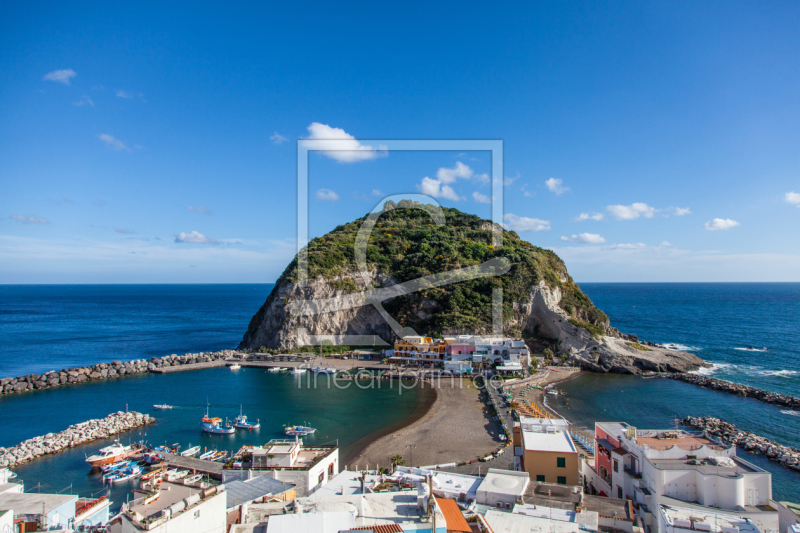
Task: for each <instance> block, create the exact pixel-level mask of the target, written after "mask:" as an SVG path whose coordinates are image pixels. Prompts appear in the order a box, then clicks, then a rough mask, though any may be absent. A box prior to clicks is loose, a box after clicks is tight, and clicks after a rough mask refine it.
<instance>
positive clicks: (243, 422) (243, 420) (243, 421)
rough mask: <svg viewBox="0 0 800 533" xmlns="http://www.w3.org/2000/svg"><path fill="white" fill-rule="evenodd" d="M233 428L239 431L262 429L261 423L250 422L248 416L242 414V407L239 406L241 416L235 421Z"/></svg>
mask: <svg viewBox="0 0 800 533" xmlns="http://www.w3.org/2000/svg"><path fill="white" fill-rule="evenodd" d="M233 427H236V428H239V429H258V428H260V427H261V422H260V421H258V420H256V421H255V422H248V421H247V415H243V414H242V406H241V405H240V406H239V416H237V417H236V419H235V420H234V421H233Z"/></svg>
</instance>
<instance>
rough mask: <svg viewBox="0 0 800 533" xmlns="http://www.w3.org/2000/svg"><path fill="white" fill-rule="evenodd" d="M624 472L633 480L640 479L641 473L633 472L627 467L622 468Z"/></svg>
mask: <svg viewBox="0 0 800 533" xmlns="http://www.w3.org/2000/svg"><path fill="white" fill-rule="evenodd" d="M624 470H625V473H626V474H628V475H629V476H631V477H632V478H633V479H642V473H641V472H635V471H634V470H633V469H632V468H631V467H629V466H627V465H626V466H625V467H624Z"/></svg>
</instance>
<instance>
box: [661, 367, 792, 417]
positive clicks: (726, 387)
mask: <svg viewBox="0 0 800 533" xmlns="http://www.w3.org/2000/svg"><path fill="white" fill-rule="evenodd" d="M669 377H670V378H672V379H676V380H678V381H683V382H686V383H691V384H692V385H697V386H698V387H705V388H707V389H713V390H718V391H721V392H727V393H730V394H737V395H739V396H746V397H748V398H754V399H756V400H761V401H762V402H766V403H772V404H775V405H780V406H782V407H788V408H789V409H797V410H800V398H796V397H794V396H789V395H786V394H779V393H777V392H769V391H765V390H761V389H756V388H753V387H750V386H748V385H740V384H739V383H732V382H730V381H725V380H722V379H716V378H710V377H708V376H701V375H698V374H670V376H669Z"/></svg>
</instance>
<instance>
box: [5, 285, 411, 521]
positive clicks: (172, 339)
mask: <svg viewBox="0 0 800 533" xmlns="http://www.w3.org/2000/svg"><path fill="white" fill-rule="evenodd" d="M271 289H272V285H271V284H270V285H130V286H119V285H106V286H97V285H94V286H75V285H66V286H0V338H2V339H3V343H2V345H0V376H17V375H24V374H28V373H31V372H45V371H48V370H51V369H61V368H64V367H71V366H80V365H88V364H94V363H97V362H100V361H113V360H126V359H138V358H143V357H147V358H149V357H153V356H156V357H158V356H162V355H168V354H171V353H177V354H183V353H186V352H192V351H195V352H196V351H210V350H217V349H222V348H233V347H235V346H236V345H237V344H238V343H239V341H240V340H241V338H242V335H243V334H244V331H245V329H246V328H247V324H248V323H249V321H250V318H251V317H252V315H253V314H254V313H255V311H256V310H257V309H258V308H259V306H260V305H261V304H262V303H263V302H264V300H265V299H266V297H267V295H268V294H269V291H270V290H271ZM322 379H323V380H324V378H322ZM375 383H376V384H378V385H380V386H381V388H367V389H363V388H360V387H357V386H355V385H354V384H350V386H349V387H348V388H345V389H339V388H335V387H327V386H323V385H325V384H326V382H323V381H320V382H319V383H318V386H316V387H313V386H309V385H310V384H309V383H308V382H307V381H306V380H305V379H302V380H301V379H300V378H295V377H291V376H289V375H286V374H269V373H267V372H266V371H264V370H259V369H249V368H243V369H241V370H238V371H231V370H228V369H227V368H216V369H208V370H201V371H191V372H177V373H174V374H165V375H159V374H145V375H140V376H132V377H123V378H118V379H113V380H105V381H99V382H93V383H86V384H81V385H73V386H69V387H60V388H57V389H48V390H42V391H35V392H31V393H25V394H14V395H9V396H3V397H0V446H12V445H15V444H17V443H19V442H20V441H22V440H24V439H27V438H31V437H35V436H39V435H44V434H46V433H49V432H55V431H61V430H63V429H66V428H67V427H68V426H69V425H71V424H75V423H78V422H82V421H85V420H88V419H90V418H101V417H105V416H106V415H108V414H109V413H112V412H114V411H118V410H122V411H124V410H125V409H126V408H127V409H131V410H136V411H140V412H146V413H150V414H151V415H153V416H155V417H156V422H155V423H154V424H152V425H148V426H146V427H145V428H143V429H141V430H133V431H130V432H127V433H124V434H123V435H122V440H123V441H124V442H127V441H128V440H142V439H144V440H147V441H148V442H150V443H154V444H163V443H165V442H166V443H168V444H172V443H179V444H180V445H181V446H182V447H183V448H184V449H186V448H187V447H189V445H190V444H191V445H192V446H195V445H200V446H202V447H203V448H209V449H213V448H216V449H219V450H231V451H234V450H238V449H239V447H241V446H242V445H245V444H264V443H265V442H266V441H267V440H269V439H273V438H285V436H284V435H283V432H282V428H283V425H284V424H303V423H305V422H307V423H308V424H309V425H312V426H313V427H316V428H317V433H316V434H315V435H314V436H312V437H307V438H306V439H307V441H308V442H313V443H324V442H334V441H338V443H339V445H340V447H341V448H340V458H341V459H342V461H344V460H345V459H346V457H347V456H348V455H350V454H351V452H353V451H354V448H353V447H354V443H356V441H358V440H359V439H361V438H364V437H367V436H369V435H370V434H372V433H374V432H376V431H380V430H381V429H383V428H386V427H388V426H391V425H393V424H396V423H399V422H401V421H402V420H404V419H405V418H407V417H408V416H410V415H411V414H412V412H413V411H414V409H415V408H416V407H417V405H418V404H419V401H420V393H419V391H417V390H414V389H412V390H403V393H402V394H400V393H399V391H398V389H397V388H396V387H395V388H386V383H385V382H375ZM206 401H208V402H210V403H211V414H212V415H214V416H219V417H222V418H225V417H228V418H233V417H235V416H236V415H238V414H239V409H240V406H241V408H242V409H243V411H244V413H245V414H247V415H248V417H249V418H250V419H259V420H260V421H261V424H262V427H261V429H259V430H255V431H244V430H238V431H237V433H236V434H235V435H203V434H202V433H201V432H200V428H199V421H200V418H201V417H202V415H203V413H204V411H205V408H206ZM157 403H169V404H172V405H174V406H175V409H173V410H171V411H154V410H153V409H152V406H153V404H157ZM111 442H112V440H111V439H107V440H103V441H95V442H94V443H89V444H85V445H82V446H78V447H76V448H73V449H71V450H68V451H65V452H61V453H59V454H56V455H52V456H49V457H44V458H40V459H37V460H34V461H33V462H31V463H29V464H27V465H23V466H20V467H17V468H15V469H14V470H15V471H16V472H17V474H18V475H19V477H20V478H21V479H22V480H24V481H25V484H26V490H28V491H36V490H41V491H42V492H55V491H71V492H73V493H78V494H81V495H89V494H93V493H102V491H103V490H105V488H104V487H103V483H102V478H101V476H100V475H98V474H93V473H91V472H90V469H89V468H88V465H87V464H86V463H85V462H84V459H85V455H87V454H89V455H90V454H92V453H93V452H94V451H95V450H96V449H98V448H100V447H102V446H105V445H107V444H109V443H111ZM387 463H388V458H387ZM132 488H134V485H133V484H132V482H123V483H120V484H118V485H114V486H113V487H112V490H111V499H112V501H113V502H114V503H115V505H114V507H115V508H116V507H117V506H118V505H119V504H120V503H122V502H124V501H125V500H126V498H127V497H128V495H129V494H130V491H131V489H132Z"/></svg>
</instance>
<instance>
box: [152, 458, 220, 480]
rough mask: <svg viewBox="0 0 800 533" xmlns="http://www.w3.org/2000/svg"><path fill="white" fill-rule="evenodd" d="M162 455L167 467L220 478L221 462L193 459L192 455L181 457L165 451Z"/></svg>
mask: <svg viewBox="0 0 800 533" xmlns="http://www.w3.org/2000/svg"><path fill="white" fill-rule="evenodd" d="M162 455H163V456H164V463H165V464H166V465H167V466H169V467H172V468H181V469H184V470H192V471H195V472H197V473H198V474H206V475H208V476H210V477H213V478H214V479H220V480H221V479H222V467H223V463H215V462H214V461H206V460H203V459H195V458H193V457H183V456H180V455H175V454H172V453H165V454H162Z"/></svg>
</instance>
